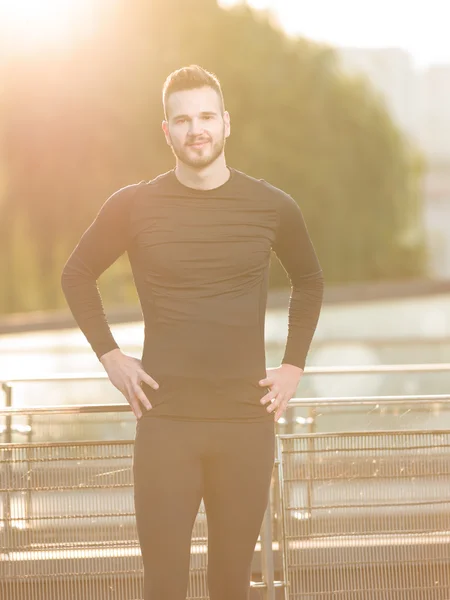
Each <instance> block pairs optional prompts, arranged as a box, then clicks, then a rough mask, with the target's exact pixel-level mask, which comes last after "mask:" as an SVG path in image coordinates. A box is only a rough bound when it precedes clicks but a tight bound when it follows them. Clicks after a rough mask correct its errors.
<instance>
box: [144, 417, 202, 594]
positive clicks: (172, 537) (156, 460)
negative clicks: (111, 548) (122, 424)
mask: <svg viewBox="0 0 450 600" xmlns="http://www.w3.org/2000/svg"><path fill="white" fill-rule="evenodd" d="M191 437H192V436H191V435H190V424H189V423H183V422H180V421H173V420H170V419H157V418H147V419H141V420H140V421H138V423H137V429H136V439H135V445H134V456H133V477H134V504H135V512H136V526H137V531H138V537H139V543H140V547H141V553H142V560H143V564H144V590H145V593H144V598H145V600H146V599H147V598H151V599H152V600H153V598H170V600H172V599H173V600H178V598H180V600H184V598H185V595H186V589H187V583H188V577H189V564H190V548H191V536H192V528H193V525H194V521H195V518H196V516H197V512H198V509H199V506H200V501H201V498H202V492H203V488H202V486H203V479H202V470H201V463H200V460H199V456H198V452H197V450H196V448H195V445H194V444H192V443H191V441H192V440H191Z"/></svg>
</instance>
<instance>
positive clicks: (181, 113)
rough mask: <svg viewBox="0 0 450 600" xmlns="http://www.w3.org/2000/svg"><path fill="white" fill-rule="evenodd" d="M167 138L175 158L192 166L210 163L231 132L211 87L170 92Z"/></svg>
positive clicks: (227, 120) (196, 167)
mask: <svg viewBox="0 0 450 600" xmlns="http://www.w3.org/2000/svg"><path fill="white" fill-rule="evenodd" d="M163 130H164V133H165V136H166V141H167V143H168V145H169V146H170V147H171V149H172V152H173V153H174V154H175V156H176V157H177V159H178V160H180V161H181V162H183V163H184V164H185V165H187V166H189V167H192V168H194V169H199V170H200V169H203V168H205V167H207V166H209V165H210V164H211V163H213V162H214V161H215V160H216V159H217V158H218V157H219V156H220V155H221V154H222V153H223V151H224V148H225V139H226V138H227V137H228V136H229V135H230V117H229V115H228V113H227V112H224V114H223V115H222V108H221V102H220V98H219V95H218V94H217V92H216V91H215V90H213V89H212V88H210V87H202V88H198V89H194V90H183V91H181V92H174V93H172V94H171V95H170V96H169V98H168V99H167V121H164V122H163Z"/></svg>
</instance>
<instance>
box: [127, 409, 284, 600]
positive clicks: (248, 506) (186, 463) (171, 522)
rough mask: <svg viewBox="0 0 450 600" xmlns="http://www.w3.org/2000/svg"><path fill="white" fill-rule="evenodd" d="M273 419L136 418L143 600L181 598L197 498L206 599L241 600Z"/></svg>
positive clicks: (264, 488)
mask: <svg viewBox="0 0 450 600" xmlns="http://www.w3.org/2000/svg"><path fill="white" fill-rule="evenodd" d="M274 427H275V425H274V421H273V420H269V421H268V420H265V421H261V422H224V421H210V422H208V421H188V420H184V421H183V420H174V419H169V418H157V417H154V418H141V419H140V420H139V421H138V422H137V425H136V439H135V446H134V458H133V476H134V502H135V510H136V525H137V530H138V536H139V543H140V546H141V553H142V559H143V564H144V600H185V599H186V593H187V587H188V580H189V567H190V550H191V536H192V529H193V525H194V521H195V518H196V516H197V513H198V510H199V506H200V502H201V499H202V498H203V501H204V505H205V511H206V516H207V524H208V587H209V594H210V599H211V600H248V598H249V589H250V578H251V563H252V558H253V553H254V549H255V544H256V542H257V539H258V535H259V532H260V529H261V525H262V520H263V517H264V512H265V510H266V507H267V504H268V501H269V490H270V481H271V475H272V471H273V465H274V458H275V443H274V442H275V433H274Z"/></svg>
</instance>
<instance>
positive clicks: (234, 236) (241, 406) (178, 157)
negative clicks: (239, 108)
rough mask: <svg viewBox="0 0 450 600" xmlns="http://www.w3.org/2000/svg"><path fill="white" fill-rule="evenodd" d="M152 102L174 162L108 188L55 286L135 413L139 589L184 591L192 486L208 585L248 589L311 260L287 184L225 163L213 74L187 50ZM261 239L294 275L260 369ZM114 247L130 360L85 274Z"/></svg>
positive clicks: (303, 349)
mask: <svg viewBox="0 0 450 600" xmlns="http://www.w3.org/2000/svg"><path fill="white" fill-rule="evenodd" d="M163 105H164V111H165V120H164V121H163V124H162V127H163V131H164V135H165V138H166V141H167V144H168V145H169V146H170V148H171V149H172V151H173V153H174V155H175V162H176V166H175V168H174V169H172V170H171V171H169V172H167V173H164V174H162V175H159V176H158V177H156V178H155V179H153V180H152V181H149V182H141V183H139V184H133V185H129V186H127V187H125V188H122V189H121V190H119V191H118V192H116V193H114V194H113V195H112V196H111V197H110V198H108V200H107V201H106V202H105V203H104V204H103V206H102V208H101V209H100V211H99V213H98V215H97V217H96V218H95V220H94V222H93V223H92V225H91V226H90V227H89V229H87V231H86V232H85V233H84V235H83V236H82V238H81V240H80V242H79V243H78V245H77V247H76V248H75V250H74V251H73V253H72V255H71V256H70V258H69V260H68V261H67V264H66V266H65V268H64V271H63V275H62V286H63V290H64V293H65V295H66V298H67V302H68V304H69V306H70V308H71V310H72V312H73V315H74V317H75V319H76V321H77V323H78V325H79V327H80V329H81V330H82V331H83V333H84V334H85V336H86V338H87V340H88V341H89V343H90V344H91V346H92V348H93V350H94V352H95V353H96V355H97V357H98V358H99V360H100V361H101V363H102V365H103V366H104V368H105V370H106V372H107V374H108V376H109V379H110V380H111V382H112V383H113V385H114V386H115V387H117V388H118V389H119V390H120V391H121V392H122V393H123V395H124V396H125V398H126V399H127V401H128V402H129V403H130V405H131V408H132V410H133V412H134V414H135V416H136V418H137V424H136V439H135V446H134V458H133V475H134V498H135V509H136V524H137V529H138V535H139V542H140V546H141V551H142V559H143V564H144V599H145V600H184V599H185V597H186V591H187V584H188V576H189V560H190V544H191V534H192V527H193V524H194V521H195V518H196V515H197V512H198V509H199V505H200V502H201V500H202V498H203V500H204V504H205V510H206V515H207V523H208V585H209V592H210V597H211V600H247V598H248V594H249V582H250V576H251V561H252V557H253V552H254V548H255V544H256V541H257V538H258V534H259V531H260V527H261V524H262V519H263V516H264V512H265V509H266V506H267V502H268V499H269V488H270V480H271V475H272V470H273V464H274V439H275V435H274V423H275V421H277V420H278V419H279V418H280V416H281V415H282V414H283V413H284V411H285V409H286V407H287V403H288V401H289V400H290V398H292V397H293V395H294V394H295V392H296V389H297V386H298V384H299V382H300V379H301V377H302V374H303V371H304V366H305V360H306V356H307V353H308V350H309V346H310V343H311V340H312V337H313V335H314V332H315V329H316V325H317V322H318V318H319V313H320V309H321V305H322V297H323V275H322V270H321V267H320V264H319V262H318V259H317V256H316V254H315V251H314V248H313V245H312V242H311V240H310V238H309V235H308V231H307V228H306V225H305V222H304V220H303V217H302V213H301V210H300V208H299V206H298V205H297V204H296V203H295V202H294V200H293V199H292V198H291V197H290V196H288V195H287V194H286V193H284V192H282V191H281V190H279V189H277V188H275V187H273V186H272V185H270V184H269V183H267V182H266V181H264V180H257V179H254V178H252V177H250V176H248V175H245V174H244V173H242V172H240V171H238V170H236V169H234V168H232V167H228V166H227V164H226V160H225V153H224V148H225V141H226V138H227V137H228V136H229V135H230V116H229V114H228V113H227V112H226V111H225V110H224V102H223V96H222V91H221V87H220V83H219V81H218V80H217V78H216V77H215V75H213V74H211V73H209V72H207V71H205V70H204V69H202V68H201V67H198V66H196V65H192V66H190V67H185V68H182V69H179V70H177V71H175V72H174V73H172V74H171V75H169V77H168V78H167V80H166V82H165V84H164V88H163ZM271 250H274V251H275V253H276V254H277V256H278V258H279V259H280V261H281V263H282V264H283V266H284V268H285V270H286V272H287V273H288V275H289V277H290V280H291V284H292V288H291V299H290V303H289V329H288V338H287V344H286V351H285V353H284V357H283V360H282V363H281V365H280V366H279V367H277V368H274V369H267V370H266V366H265V348H264V317H265V310H266V299H267V287H268V270H269V262H270V256H271ZM124 252H127V253H128V256H129V260H130V264H131V268H132V272H133V276H134V281H135V284H136V288H137V292H138V295H139V299H140V302H141V306H142V311H143V317H144V323H145V342H144V348H143V355H142V360H138V359H136V358H133V357H130V356H127V355H125V354H123V353H122V352H121V350H120V349H119V347H118V345H117V343H116V341H115V340H114V338H113V336H112V334H111V331H110V329H109V326H108V324H107V321H106V318H105V314H104V311H103V307H102V301H101V298H100V295H99V292H98V288H97V284H96V281H97V279H98V277H99V276H100V275H101V273H103V272H104V271H105V270H106V269H107V268H108V267H109V266H110V265H111V264H112V263H113V262H114V261H115V260H116V259H117V258H118V257H119V256H120V255H121V254H123V253H124ZM142 407H144V408H145V409H146V410H145V411H144V412H143V409H142Z"/></svg>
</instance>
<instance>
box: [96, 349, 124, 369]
mask: <svg viewBox="0 0 450 600" xmlns="http://www.w3.org/2000/svg"><path fill="white" fill-rule="evenodd" d="M121 354H122V351H121V350H120V348H114V349H113V350H110V351H109V352H105V354H102V356H100V358H99V360H100V362H101V363H102V365H103V366H104V367H106V365H108V364H109V363H111V361H114V360H115V359H116V357H118V356H119V355H121Z"/></svg>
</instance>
